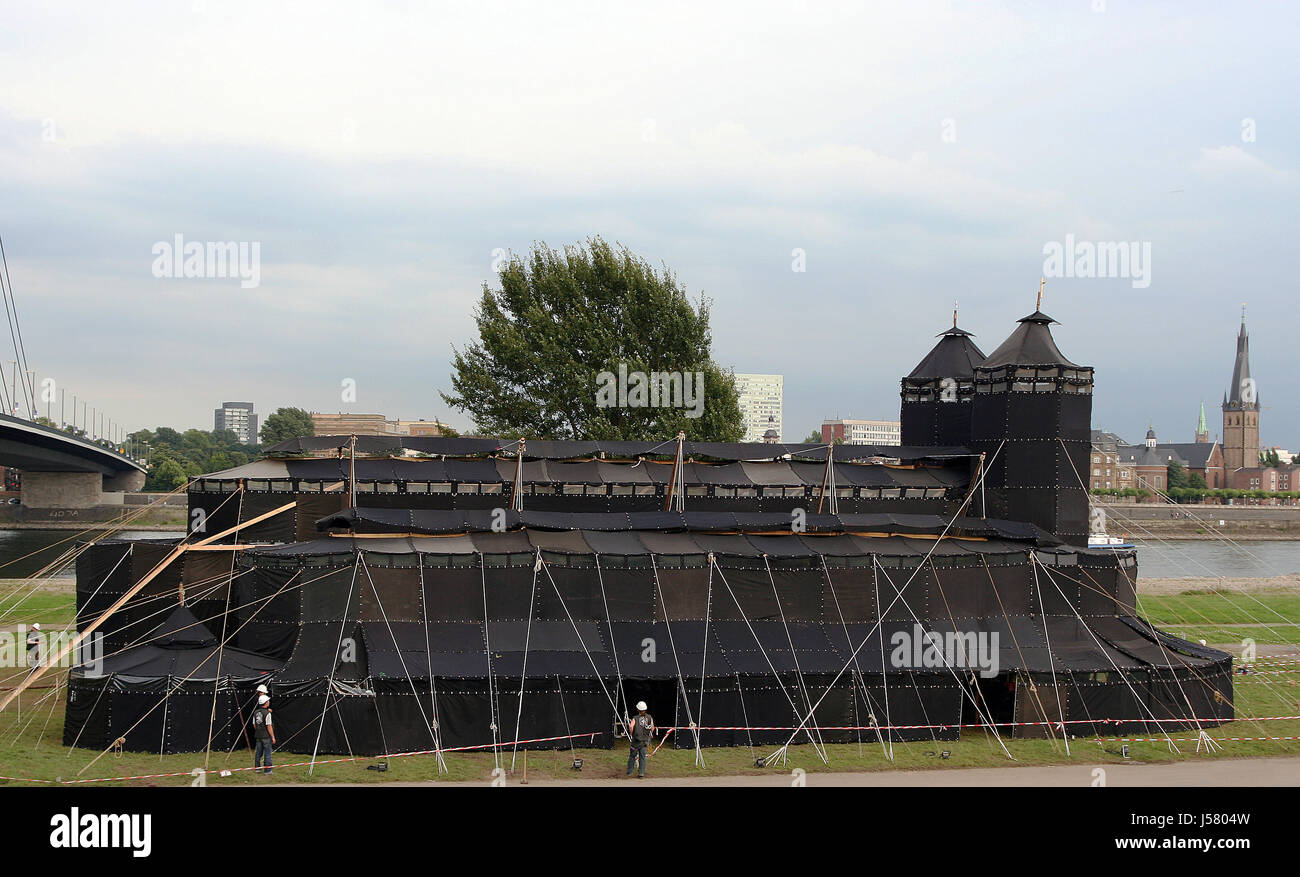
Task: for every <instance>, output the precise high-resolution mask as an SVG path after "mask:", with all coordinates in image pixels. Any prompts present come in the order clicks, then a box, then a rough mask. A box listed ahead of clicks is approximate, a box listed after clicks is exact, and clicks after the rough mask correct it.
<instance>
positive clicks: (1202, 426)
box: [1196, 402, 1210, 435]
mask: <svg viewBox="0 0 1300 877" xmlns="http://www.w3.org/2000/svg"><path fill="white" fill-rule="evenodd" d="M1196 434H1197V435H1209V434H1210V427H1209V426H1208V425H1207V424H1206V423H1205V403H1204V402H1202V403H1201V417H1200V419H1199V420H1197V421H1196Z"/></svg>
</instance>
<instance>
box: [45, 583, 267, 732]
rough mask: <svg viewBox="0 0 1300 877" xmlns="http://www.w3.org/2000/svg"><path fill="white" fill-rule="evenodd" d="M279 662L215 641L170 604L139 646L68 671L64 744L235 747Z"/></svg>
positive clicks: (188, 614) (201, 625)
mask: <svg viewBox="0 0 1300 877" xmlns="http://www.w3.org/2000/svg"><path fill="white" fill-rule="evenodd" d="M282 664H283V662H282V661H279V660H276V659H275V658H270V657H267V656H265V655H260V654H257V653H255V652H249V651H244V650H243V649H238V648H231V647H225V648H220V647H219V640H218V638H217V637H216V636H214V635H213V634H212V632H211V631H210V630H209V629H208V628H207V626H206V625H205V624H204V623H203V622H201V621H199V619H198V618H197V617H195V615H194V613H193V612H191V611H190V610H189V609H188V608H186V607H185V606H177V607H176V608H175V609H173V610H171V611H170V613H169V614H168V615H167V616H166V618H165V619H164V620H163V621H162V622H161V623H160V624H158V625H157V626H156V627H155V628H153V629H152V630H151V631H149V633H148V634H147V635H146V636H145V637H143V638H142V639H141V640H140V642H138V643H136V644H132V645H129V646H127V647H126V648H122V649H120V650H117V651H116V652H115V653H113V654H110V655H108V656H107V657H105V658H104V659H103V663H102V666H100V667H90V666H86V665H82V666H78V667H75V668H73V671H72V673H71V674H70V676H69V680H68V713H67V719H66V721H65V723H64V727H63V734H64V739H63V742H64V745H67V746H85V747H90V748H94V749H104V748H106V747H108V746H109V745H110V744H111V743H113V742H114V741H116V740H117V739H119V738H122V742H123V747H124V748H126V749H131V750H147V751H152V752H193V751H197V750H202V749H205V748H208V747H213V748H229V747H231V746H232V745H238V744H239V742H240V740H241V738H242V737H243V736H244V733H245V722H244V720H243V718H242V717H243V716H248V715H249V714H250V713H251V708H252V705H253V701H254V700H255V694H256V688H257V686H258V685H259V684H262V683H265V682H267V681H269V680H270V678H271V675H272V674H274V673H275V672H276V671H278V670H279V669H280V668H281V666H282Z"/></svg>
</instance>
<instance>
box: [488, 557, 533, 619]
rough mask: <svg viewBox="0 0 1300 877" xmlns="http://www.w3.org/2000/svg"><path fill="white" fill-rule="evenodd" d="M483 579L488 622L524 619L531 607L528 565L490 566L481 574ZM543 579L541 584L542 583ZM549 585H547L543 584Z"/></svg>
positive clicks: (531, 592) (531, 594)
mask: <svg viewBox="0 0 1300 877" xmlns="http://www.w3.org/2000/svg"><path fill="white" fill-rule="evenodd" d="M482 574H483V575H484V576H485V577H486V589H487V617H488V620H489V621H513V620H520V619H527V618H528V614H529V609H530V607H535V606H536V603H535V592H534V587H535V585H534V582H535V578H536V574H535V573H534V572H533V568H532V566H531V565H530V566H527V567H518V566H511V567H493V566H489V567H487V568H486V569H484V570H483V573H482ZM544 578H545V577H544V576H543V581H544ZM546 584H549V583H546Z"/></svg>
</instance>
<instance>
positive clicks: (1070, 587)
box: [1030, 564, 1083, 618]
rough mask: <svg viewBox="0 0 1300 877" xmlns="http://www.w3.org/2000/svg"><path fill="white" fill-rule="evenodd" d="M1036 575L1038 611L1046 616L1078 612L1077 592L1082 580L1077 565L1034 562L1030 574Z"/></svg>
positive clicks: (1070, 615) (1080, 588)
mask: <svg viewBox="0 0 1300 877" xmlns="http://www.w3.org/2000/svg"><path fill="white" fill-rule="evenodd" d="M1035 574H1036V575H1037V583H1036V585H1037V591H1038V594H1039V596H1040V599H1041V601H1042V602H1041V603H1040V604H1039V611H1040V612H1046V614H1047V615H1048V616H1053V615H1057V616H1061V615H1064V616H1068V617H1070V618H1073V617H1074V616H1075V615H1076V614H1078V606H1079V592H1080V591H1081V590H1082V587H1083V585H1082V582H1080V580H1079V579H1080V576H1079V575H1078V572H1077V567H1057V566H1047V567H1044V566H1042V565H1038V564H1035V568H1034V570H1033V571H1031V573H1030V575H1035Z"/></svg>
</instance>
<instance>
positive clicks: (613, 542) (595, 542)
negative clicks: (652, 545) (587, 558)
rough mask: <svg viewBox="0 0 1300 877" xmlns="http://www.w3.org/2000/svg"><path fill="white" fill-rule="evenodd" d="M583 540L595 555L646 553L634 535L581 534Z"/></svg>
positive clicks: (590, 532) (593, 532) (591, 531)
mask: <svg viewBox="0 0 1300 877" xmlns="http://www.w3.org/2000/svg"><path fill="white" fill-rule="evenodd" d="M583 539H584V540H585V541H586V542H587V544H588V545H590V546H591V549H592V550H593V551H595V552H596V553H597V554H617V555H623V556H626V555H637V554H645V553H647V550H648V549H647V548H646V547H645V545H644V544H643V543H642V542H641V540H640V539H638V538H637V534H636V533H628V532H623V533H617V532H609V533H606V532H597V531H594V530H590V531H586V532H584V533H583Z"/></svg>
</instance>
